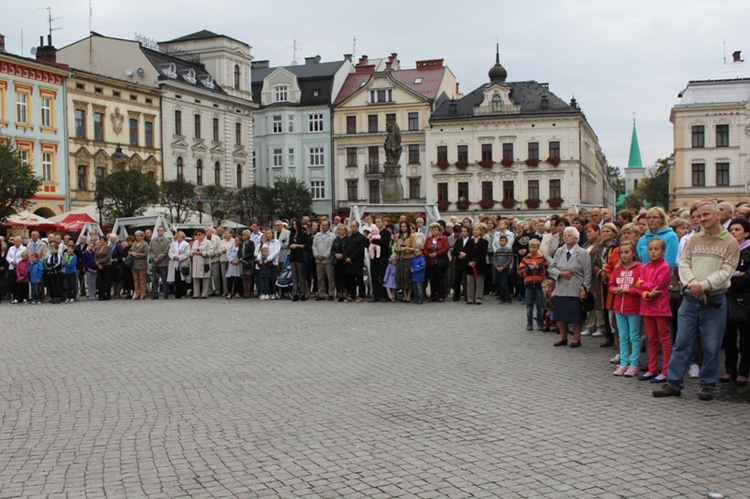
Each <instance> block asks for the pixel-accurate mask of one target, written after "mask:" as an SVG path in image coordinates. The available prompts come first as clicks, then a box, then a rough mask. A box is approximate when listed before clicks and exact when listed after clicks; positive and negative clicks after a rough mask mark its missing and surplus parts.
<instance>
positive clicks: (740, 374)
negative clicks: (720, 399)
mask: <svg viewBox="0 0 750 499" xmlns="http://www.w3.org/2000/svg"><path fill="white" fill-rule="evenodd" d="M729 233H730V234H731V235H732V237H734V238H735V239H736V240H737V242H738V243H739V245H740V262H739V264H738V265H737V270H736V271H735V272H734V275H732V281H731V285H730V287H729V291H728V292H727V328H726V331H725V332H724V345H723V346H724V356H725V359H724V367H725V368H726V374H724V376H723V377H721V378H719V383H728V382H730V381H732V380H734V381H735V383H736V384H737V385H740V386H742V385H746V384H747V378H748V376H750V318H748V310H750V275H748V273H747V272H748V270H750V239H748V238H750V222H748V221H747V220H745V219H744V218H735V219H734V220H732V222H731V223H730V224H729ZM738 339H739V349H738V348H737V340H738ZM738 358H739V369H738V366H737V360H738Z"/></svg>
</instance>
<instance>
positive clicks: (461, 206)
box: [456, 199, 471, 211]
mask: <svg viewBox="0 0 750 499" xmlns="http://www.w3.org/2000/svg"><path fill="white" fill-rule="evenodd" d="M469 204H471V203H469V200H468V199H462V200H461V201H458V202H457V203H456V208H458V209H459V210H461V211H466V210H468V209H469Z"/></svg>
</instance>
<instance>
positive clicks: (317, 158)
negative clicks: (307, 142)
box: [310, 147, 325, 166]
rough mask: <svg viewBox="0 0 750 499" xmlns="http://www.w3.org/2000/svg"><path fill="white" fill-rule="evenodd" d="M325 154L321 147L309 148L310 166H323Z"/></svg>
mask: <svg viewBox="0 0 750 499" xmlns="http://www.w3.org/2000/svg"><path fill="white" fill-rule="evenodd" d="M324 161H325V154H324V153H323V148H322V147H311V148H310V166H323V163H324Z"/></svg>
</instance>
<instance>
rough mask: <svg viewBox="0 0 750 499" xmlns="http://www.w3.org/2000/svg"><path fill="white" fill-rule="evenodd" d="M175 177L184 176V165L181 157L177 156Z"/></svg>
mask: <svg viewBox="0 0 750 499" xmlns="http://www.w3.org/2000/svg"><path fill="white" fill-rule="evenodd" d="M176 166H177V178H185V167H184V166H183V164H182V157H181V156H177V163H176Z"/></svg>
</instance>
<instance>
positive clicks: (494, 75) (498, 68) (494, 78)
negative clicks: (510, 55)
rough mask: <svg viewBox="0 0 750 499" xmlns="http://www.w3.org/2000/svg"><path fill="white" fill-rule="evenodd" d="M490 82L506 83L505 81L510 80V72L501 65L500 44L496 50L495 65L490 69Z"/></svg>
mask: <svg viewBox="0 0 750 499" xmlns="http://www.w3.org/2000/svg"><path fill="white" fill-rule="evenodd" d="M488 75H489V77H490V82H492V83H505V79H506V78H508V72H507V71H506V70H505V68H504V67H503V66H502V64H500V44H499V43H498V44H497V47H496V49H495V65H494V66H492V68H490V71H489V73H488Z"/></svg>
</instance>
